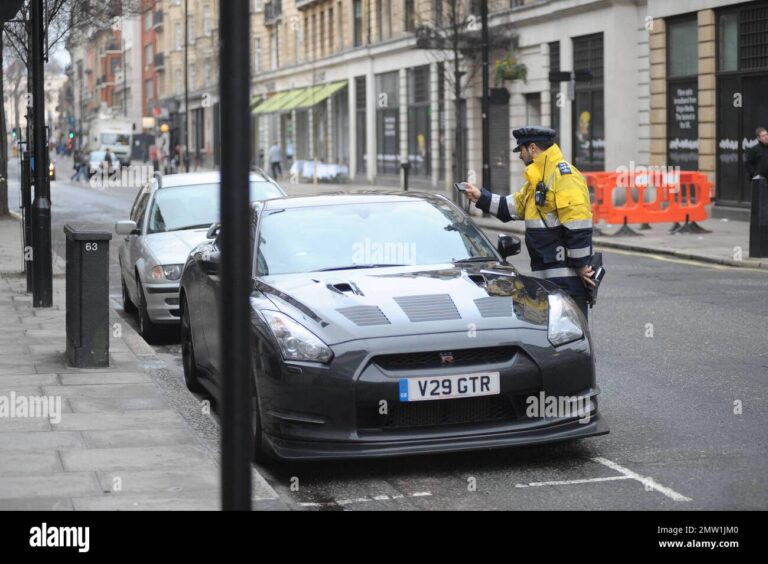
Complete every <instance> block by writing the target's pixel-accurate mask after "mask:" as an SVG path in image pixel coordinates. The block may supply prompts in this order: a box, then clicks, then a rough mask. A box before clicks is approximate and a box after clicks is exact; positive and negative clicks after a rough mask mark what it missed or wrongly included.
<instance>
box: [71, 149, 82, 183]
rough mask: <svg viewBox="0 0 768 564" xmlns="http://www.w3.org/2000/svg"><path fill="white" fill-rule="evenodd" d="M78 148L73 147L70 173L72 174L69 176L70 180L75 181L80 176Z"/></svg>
mask: <svg viewBox="0 0 768 564" xmlns="http://www.w3.org/2000/svg"><path fill="white" fill-rule="evenodd" d="M80 160H81V159H80V150H79V149H75V153H74V155H73V156H72V170H73V171H74V172H73V173H72V176H70V177H69V180H70V181H75V182H77V180H78V179H79V178H80Z"/></svg>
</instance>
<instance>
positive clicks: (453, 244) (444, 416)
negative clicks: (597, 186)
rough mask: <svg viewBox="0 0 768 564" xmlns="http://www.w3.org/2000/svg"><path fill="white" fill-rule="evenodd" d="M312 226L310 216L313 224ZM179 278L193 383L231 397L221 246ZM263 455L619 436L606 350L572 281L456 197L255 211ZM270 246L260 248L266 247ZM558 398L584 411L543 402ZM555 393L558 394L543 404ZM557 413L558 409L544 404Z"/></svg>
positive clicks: (401, 197) (256, 387)
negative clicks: (607, 406) (490, 228)
mask: <svg viewBox="0 0 768 564" xmlns="http://www.w3.org/2000/svg"><path fill="white" fill-rule="evenodd" d="M297 226H301V227H300V229H297ZM209 236H210V237H211V240H208V241H205V242H203V243H201V244H200V245H198V246H197V247H196V248H195V249H194V250H193V251H192V252H191V253H190V255H189V258H188V259H187V262H186V264H185V265H184V269H183V272H182V275H181V290H180V296H179V297H180V308H181V346H182V356H183V366H184V377H185V379H186V383H187V386H188V388H189V389H190V390H192V391H195V392H203V393H207V394H210V395H212V396H213V397H214V399H217V400H220V398H221V394H222V385H223V382H222V365H221V358H222V356H223V355H227V354H233V353H235V352H239V351H230V350H227V348H226V346H224V348H222V343H221V341H220V334H219V331H220V327H221V311H220V309H219V308H220V301H219V300H218V299H217V298H218V293H219V292H220V285H219V284H220V282H219V274H220V253H221V251H222V249H221V248H220V246H219V245H220V241H219V239H218V236H217V234H216V229H215V227H214V228H212V229H211V231H210V232H209ZM250 240H251V245H252V250H253V252H252V256H253V257H254V260H253V261H252V262H253V264H252V265H250V268H251V273H252V278H253V290H252V293H251V296H250V307H251V312H250V318H251V324H250V333H251V335H250V337H251V339H250V342H251V343H252V344H251V347H250V350H249V351H248V352H247V354H248V355H249V356H250V358H249V361H250V365H251V367H252V374H251V377H252V405H253V420H252V427H253V430H254V439H253V455H254V458H255V460H257V461H264V460H269V459H270V458H273V457H276V458H280V459H291V460H307V459H336V458H357V457H383V456H395V455H409V454H416V453H434V452H452V451H467V450H474V449H488V448H497V447H507V446H513V445H525V444H534V443H548V442H553V441H560V440H565V439H575V438H581V437H589V436H593V435H600V434H604V433H607V432H608V429H607V426H606V424H605V422H604V421H603V420H602V419H601V417H600V415H599V413H598V408H597V395H598V393H599V390H598V387H597V385H596V382H595V367H594V361H593V356H592V344H591V338H590V336H589V332H588V329H587V324H586V321H585V319H584V317H583V315H582V313H581V312H580V311H579V309H578V307H577V306H576V305H575V303H574V302H573V301H572V300H571V298H570V297H568V296H566V295H565V294H564V293H563V292H562V291H561V290H560V289H559V288H558V287H557V286H555V285H554V284H552V283H551V282H548V281H546V280H540V279H536V278H533V277H529V276H523V275H521V274H520V273H519V272H518V271H517V270H516V269H515V268H514V267H513V266H511V265H509V264H508V263H507V262H506V258H507V257H508V256H510V255H514V254H517V253H519V252H520V240H519V239H517V238H516V237H511V236H509V235H504V236H500V238H499V242H498V249H495V248H494V247H493V245H492V244H491V243H490V242H489V240H488V239H487V238H486V236H485V235H484V234H483V233H482V231H480V229H478V228H477V227H476V226H475V224H474V223H473V222H472V220H471V219H470V217H469V216H468V215H467V214H465V213H464V212H463V211H462V210H461V209H459V208H458V207H456V206H455V205H454V204H453V203H452V202H450V201H449V200H448V199H447V198H445V197H443V196H441V195H434V194H431V195H428V194H419V193H405V194H404V193H402V192H398V193H391V194H382V193H378V194H370V193H367V194H366V193H364V192H361V193H353V194H344V195H323V196H307V197H296V198H280V199H273V200H269V201H267V202H263V203H255V204H254V205H253V209H252V221H251V236H250ZM253 247H255V248H253ZM542 394H544V395H545V396H546V397H547V398H548V397H555V398H565V401H566V402H570V401H571V398H580V399H581V400H582V401H583V403H584V409H583V410H582V411H581V412H580V413H579V414H576V412H575V411H572V412H569V413H566V412H560V413H559V414H558V415H555V416H552V413H546V414H544V413H542V412H541V411H533V412H532V411H530V410H529V408H530V405H529V402H530V398H535V399H534V401H540V400H541V399H544V396H542ZM545 401H547V400H545ZM541 407H543V406H541Z"/></svg>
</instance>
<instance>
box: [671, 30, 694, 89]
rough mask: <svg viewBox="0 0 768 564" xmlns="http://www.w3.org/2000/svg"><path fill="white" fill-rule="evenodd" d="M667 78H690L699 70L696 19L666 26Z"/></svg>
mask: <svg viewBox="0 0 768 564" xmlns="http://www.w3.org/2000/svg"><path fill="white" fill-rule="evenodd" d="M667 33H668V39H669V52H668V61H669V77H670V78H674V77H679V76H691V75H695V74H697V73H698V68H699V40H698V33H699V28H698V24H697V22H696V18H695V17H693V18H686V19H684V20H678V21H672V22H670V23H669V26H668V32H667Z"/></svg>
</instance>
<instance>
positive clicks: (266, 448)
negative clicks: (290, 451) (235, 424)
mask: <svg viewBox="0 0 768 564" xmlns="http://www.w3.org/2000/svg"><path fill="white" fill-rule="evenodd" d="M251 381H252V382H253V389H254V391H253V393H252V394H251V429H252V430H253V457H252V458H253V462H254V463H255V464H260V465H262V466H273V465H275V463H277V462H278V458H277V456H276V455H275V451H274V450H272V447H271V446H270V444H269V441H268V440H267V438H266V436H265V435H264V426H263V425H262V422H261V409H260V408H259V398H258V395H257V394H256V361H255V359H254V358H253V354H251Z"/></svg>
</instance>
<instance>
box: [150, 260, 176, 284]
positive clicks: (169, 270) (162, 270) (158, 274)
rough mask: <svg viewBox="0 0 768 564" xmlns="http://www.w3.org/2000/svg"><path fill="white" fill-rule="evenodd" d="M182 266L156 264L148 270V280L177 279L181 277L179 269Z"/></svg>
mask: <svg viewBox="0 0 768 564" xmlns="http://www.w3.org/2000/svg"><path fill="white" fill-rule="evenodd" d="M182 268H184V265H183V264H166V265H162V266H156V267H154V268H153V269H152V270H150V271H149V278H150V280H154V281H156V282H163V281H164V280H178V279H179V278H181V269H182Z"/></svg>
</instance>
